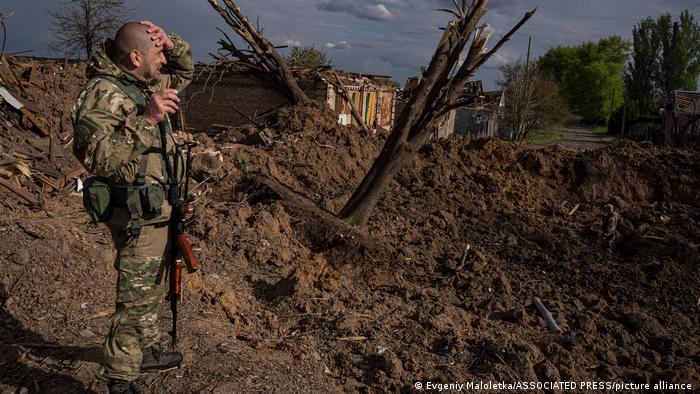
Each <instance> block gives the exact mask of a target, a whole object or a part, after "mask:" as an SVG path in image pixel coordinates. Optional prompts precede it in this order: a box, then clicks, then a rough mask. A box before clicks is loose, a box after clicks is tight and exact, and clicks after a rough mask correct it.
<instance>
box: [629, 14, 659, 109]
mask: <svg viewBox="0 0 700 394" xmlns="http://www.w3.org/2000/svg"><path fill="white" fill-rule="evenodd" d="M632 46H633V50H632V56H631V59H630V62H629V64H628V65H627V89H628V94H629V98H630V99H631V100H630V102H634V103H636V106H637V108H636V110H637V111H638V112H639V113H645V114H646V113H650V112H651V108H652V102H653V100H654V97H657V96H658V92H659V89H660V87H659V85H658V83H657V82H656V81H655V76H656V74H657V73H658V70H660V65H659V61H660V58H659V53H660V51H661V39H660V37H659V32H658V30H657V28H656V22H655V21H654V20H653V19H652V18H650V17H647V18H644V19H643V20H642V21H641V22H639V23H638V24H637V25H636V26H635V27H634V28H633V29H632ZM637 111H635V112H637Z"/></svg>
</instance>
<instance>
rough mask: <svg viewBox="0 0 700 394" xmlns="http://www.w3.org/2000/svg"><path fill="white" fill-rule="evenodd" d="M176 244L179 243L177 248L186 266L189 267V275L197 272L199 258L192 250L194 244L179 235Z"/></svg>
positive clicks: (176, 237) (182, 235)
mask: <svg viewBox="0 0 700 394" xmlns="http://www.w3.org/2000/svg"><path fill="white" fill-rule="evenodd" d="M175 242H176V243H177V248H178V250H179V251H180V254H182V259H183V260H185V266H186V267H187V272H188V273H190V274H191V273H193V272H196V271H197V270H198V269H199V262H198V261H197V257H195V255H194V251H193V250H192V244H191V243H190V241H189V240H188V239H187V236H185V235H184V234H178V235H176V236H175Z"/></svg>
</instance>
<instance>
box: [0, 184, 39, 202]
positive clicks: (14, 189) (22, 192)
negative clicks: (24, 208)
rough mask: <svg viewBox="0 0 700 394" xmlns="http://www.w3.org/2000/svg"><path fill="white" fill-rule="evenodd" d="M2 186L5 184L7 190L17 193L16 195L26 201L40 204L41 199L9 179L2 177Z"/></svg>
mask: <svg viewBox="0 0 700 394" xmlns="http://www.w3.org/2000/svg"><path fill="white" fill-rule="evenodd" d="M0 186H4V187H5V188H6V189H7V190H9V191H11V192H13V193H15V194H16V195H18V196H19V197H21V198H23V199H24V200H25V201H27V202H28V203H30V204H32V205H37V204H39V200H38V199H37V198H36V197H34V196H33V195H32V194H31V193H29V192H28V191H26V190H23V189H21V188H19V187H17V186H15V184H13V183H12V182H10V181H8V180H7V179H4V178H0Z"/></svg>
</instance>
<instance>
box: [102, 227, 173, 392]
mask: <svg viewBox="0 0 700 394" xmlns="http://www.w3.org/2000/svg"><path fill="white" fill-rule="evenodd" d="M119 216H121V215H119ZM125 222H128V221H125V220H120V218H117V219H116V220H112V221H111V222H110V223H108V226H109V227H110V230H111V232H112V239H113V241H114V244H115V246H116V248H117V259H116V262H115V264H114V266H115V268H116V269H117V273H118V276H117V300H116V311H115V313H114V314H113V315H112V317H111V319H110V328H109V334H108V336H107V339H106V340H105V343H104V349H103V350H104V360H103V365H104V368H105V376H106V377H107V378H108V379H118V380H125V381H133V380H135V379H136V378H137V377H138V375H139V371H140V369H141V361H142V359H143V354H142V349H146V348H148V347H150V346H152V345H153V344H155V343H156V342H158V340H159V338H160V330H159V326H158V309H159V308H160V303H161V300H162V299H163V297H164V296H165V292H166V286H165V283H167V282H166V280H165V271H166V265H165V257H166V256H165V255H166V251H167V244H168V226H167V222H166V223H162V224H156V225H144V226H142V227H141V234H140V235H139V237H138V238H133V237H129V236H127V232H126V231H125V230H124V228H125V227H126V223H125Z"/></svg>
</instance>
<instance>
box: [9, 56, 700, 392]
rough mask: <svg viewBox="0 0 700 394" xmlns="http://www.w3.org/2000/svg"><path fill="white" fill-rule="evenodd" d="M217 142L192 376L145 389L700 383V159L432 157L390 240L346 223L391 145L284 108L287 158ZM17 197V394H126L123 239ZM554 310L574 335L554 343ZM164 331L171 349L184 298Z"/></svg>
mask: <svg viewBox="0 0 700 394" xmlns="http://www.w3.org/2000/svg"><path fill="white" fill-rule="evenodd" d="M25 62H26V63H29V62H30V61H29V60H26V61H25ZM20 63H21V61H20ZM18 67H21V64H20V65H18ZM60 67H61V64H60V63H51V62H47V63H45V64H44V63H42V72H41V73H39V72H38V71H36V70H35V71H34V72H35V73H37V74H36V75H35V78H37V79H39V80H40V81H43V82H45V85H46V84H49V85H48V86H49V87H48V88H47V87H46V86H45V87H44V88H41V87H38V86H37V87H33V88H32V89H30V92H29V93H28V95H29V96H30V97H28V98H30V99H33V100H34V101H35V102H40V103H41V106H42V108H44V109H50V110H46V113H45V114H44V116H45V119H46V121H47V123H49V124H55V125H57V124H60V122H61V120H60V119H61V118H63V117H64V116H65V115H66V113H64V112H63V111H68V110H69V108H70V103H71V101H72V98H73V97H74V95H75V93H76V92H77V90H78V89H79V87H80V85H81V84H82V83H83V82H84V80H83V79H82V77H80V72H81V69H80V67H79V66H74V67H71V68H69V69H68V70H60ZM54 73H58V75H59V76H60V78H58V80H60V84H61V85H62V86H59V85H58V82H57V85H56V88H55V89H53V88H51V86H53V85H51V83H52V82H50V81H52V78H53V80H57V79H56V78H54V77H53V75H54ZM39 85H41V83H39ZM52 108H53V109H52ZM64 122H65V120H64ZM2 127H4V126H2ZM56 130H61V129H58V128H56ZM207 132H208V131H207V130H195V138H196V139H197V140H198V141H199V142H201V143H202V146H201V147H199V148H197V149H198V150H197V151H196V152H195V156H196V158H195V163H194V165H195V168H194V179H195V181H193V183H192V186H191V188H192V189H193V190H194V192H195V195H196V211H195V214H194V218H193V219H192V223H191V226H190V228H189V230H188V232H189V234H190V236H191V239H192V241H193V243H194V244H195V246H196V247H197V248H198V249H199V250H198V252H197V253H198V256H199V258H200V260H201V270H200V271H199V272H198V273H196V274H190V275H186V278H185V289H184V296H183V302H182V303H181V307H180V320H179V344H178V350H180V351H182V352H184V354H185V362H184V364H183V366H182V368H180V369H174V370H170V371H166V372H162V373H155V374H144V375H142V377H141V378H139V380H138V385H139V386H140V387H141V389H142V390H144V391H145V392H147V393H165V392H167V393H200V392H201V393H210V392H213V393H233V392H254V391H256V392H280V393H287V392H413V391H415V389H414V383H415V382H418V381H420V382H427V381H431V382H441V383H455V382H459V383H466V382H469V381H477V382H478V381H494V382H496V381H498V382H501V381H505V382H516V381H540V382H545V381H574V382H582V381H617V382H628V383H632V382H634V383H650V384H651V385H653V384H655V383H658V382H659V381H665V382H670V383H675V384H681V383H683V384H692V387H693V390H698V387H700V367H699V365H700V336H698V326H699V323H700V322H699V316H700V314H699V313H698V312H699V311H700V275H699V273H700V272H699V271H700V258H699V254H698V243H699V242H700V205H699V202H700V161H699V160H698V159H699V156H698V153H697V152H696V151H686V150H677V149H669V148H660V147H657V146H653V145H651V144H649V143H631V142H624V143H621V144H618V145H615V146H608V147H603V148H599V149H595V150H581V151H571V150H567V149H563V148H561V147H558V146H547V147H537V146H527V145H517V144H512V143H509V142H504V141H499V140H470V139H467V138H464V137H461V136H452V137H450V138H448V139H444V140H433V141H431V142H429V143H428V144H427V145H426V146H424V147H423V148H422V149H421V150H420V151H419V152H418V154H417V156H416V158H415V160H414V161H413V162H411V163H410V164H408V165H407V166H406V167H405V168H404V169H403V170H402V171H401V172H400V173H399V175H398V176H397V177H396V179H395V180H394V182H392V184H391V185H390V187H389V189H388V190H387V192H386V193H385V195H384V197H383V198H382V200H381V201H380V203H379V204H378V206H377V208H376V209H375V211H374V212H373V214H372V216H371V218H370V220H369V223H368V224H367V225H366V226H363V227H358V228H350V227H348V226H345V225H344V224H343V223H342V222H339V221H337V220H335V219H334V217H333V215H332V214H333V213H336V212H338V211H339V209H340V208H341V207H342V205H343V203H344V202H345V201H346V200H347V199H348V198H349V197H350V194H351V193H352V191H353V189H354V187H355V186H356V185H357V184H359V182H360V180H361V179H362V177H363V175H364V173H365V171H366V170H367V169H368V168H369V166H370V165H371V164H372V161H373V159H374V158H375V157H376V155H377V154H378V152H379V150H380V149H381V146H382V144H383V142H384V141H385V139H386V137H387V132H384V131H378V132H376V133H370V132H365V131H362V130H360V129H357V128H355V127H346V126H341V125H338V124H336V123H335V118H334V115H333V114H329V113H327V112H326V111H325V110H324V109H322V108H318V107H315V106H309V107H297V108H287V109H283V110H282V111H281V112H280V114H278V116H277V119H276V120H275V121H274V122H273V123H272V124H271V125H270V129H269V130H268V131H267V133H269V134H271V135H272V136H273V137H274V138H273V141H274V142H273V143H272V144H271V145H270V146H266V145H255V144H253V143H252V142H250V141H255V139H248V138H246V139H245V141H249V144H244V143H241V142H240V141H241V138H239V137H240V136H241V135H246V134H247V135H250V134H251V133H254V132H255V130H251V129H250V128H247V129H234V130H227V131H224V132H218V133H207ZM70 133H71V131H70V129H69V128H67V127H66V128H64V129H62V131H59V133H58V134H57V136H56V138H57V139H60V140H61V141H63V142H65V143H63V144H55V145H58V148H56V149H58V152H56V157H55V158H54V161H53V162H49V161H48V159H47V158H40V159H36V160H35V162H34V163H33V164H32V166H33V168H44V169H45V170H44V171H47V172H48V171H49V170H51V171H53V172H51V173H52V174H55V175H61V174H67V173H69V172H70V171H72V170H75V169H76V168H79V164H78V163H77V162H76V161H75V160H74V159H73V158H72V156H71V153H70V151H71V148H70V145H69V142H70ZM10 136H11V139H12V141H13V142H14V143H15V144H17V146H26V145H31V143H34V144H37V141H44V140H45V138H44V139H42V138H40V137H38V136H37V135H36V134H35V133H34V132H32V131H30V130H18V129H10V128H4V129H3V130H2V138H4V139H5V141H6V140H8V139H10ZM236 141H239V142H236ZM63 145H66V146H65V148H63ZM4 146H5V147H7V144H6V143H5V144H4ZM244 160H245V162H246V169H247V170H248V175H247V176H246V175H244V174H243V172H242V165H241V164H242V162H243V161H244ZM83 177H84V176H83ZM0 201H1V202H2V204H0V237H1V239H2V242H0V267H2V269H1V270H0V302H1V305H2V307H1V308H0V319H1V320H0V392H1V393H35V392H40V393H72V392H88V393H90V392H100V393H102V392H105V391H106V385H105V382H104V380H103V379H102V378H101V368H100V365H99V360H100V357H101V341H102V340H103V338H104V336H105V334H106V331H107V328H108V316H109V314H110V313H111V312H112V310H113V307H114V306H113V304H114V284H115V271H114V269H113V267H112V264H113V262H114V258H115V252H114V250H113V248H112V245H111V241H109V237H108V235H107V230H106V228H104V227H103V226H101V225H95V224H91V223H90V222H89V219H88V217H87V215H86V214H85V213H84V211H83V208H82V205H81V196H80V195H79V194H78V193H75V192H70V191H69V192H49V193H45V194H44V195H43V201H42V204H41V206H40V207H29V206H27V205H25V204H24V203H22V202H21V201H20V200H19V199H17V198H16V196H14V195H13V194H11V193H9V192H7V191H5V190H4V189H2V190H0ZM608 203H610V204H613V205H614V206H615V208H616V210H617V211H618V212H619V213H620V217H621V224H620V226H619V227H618V234H617V237H616V240H615V243H614V245H613V247H612V248H608V247H607V246H606V244H605V242H604V240H603V238H602V234H601V233H602V230H601V228H602V222H603V220H604V219H605V217H606V216H605V213H604V206H605V204H608ZM533 297H539V298H540V299H541V300H542V302H543V303H544V305H545V306H546V307H547V308H548V309H549V310H550V311H551V312H552V315H553V318H554V319H555V321H556V322H557V323H558V325H559V326H560V327H561V330H562V331H561V332H552V331H550V330H549V329H548V328H547V325H546V323H545V321H544V319H543V318H542V317H541V315H540V314H539V313H538V312H537V310H536V308H535V306H534V304H533ZM161 316H162V319H161V325H162V338H163V341H164V342H165V343H167V341H168V339H169V336H168V334H167V332H168V330H169V327H170V324H171V321H170V313H169V311H168V304H167V303H164V304H163V307H162V313H161ZM651 391H654V392H658V390H650V391H649V392H651ZM487 392H488V391H487ZM547 392H551V391H547ZM597 392H605V390H602V391H597ZM666 392H677V390H666Z"/></svg>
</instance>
